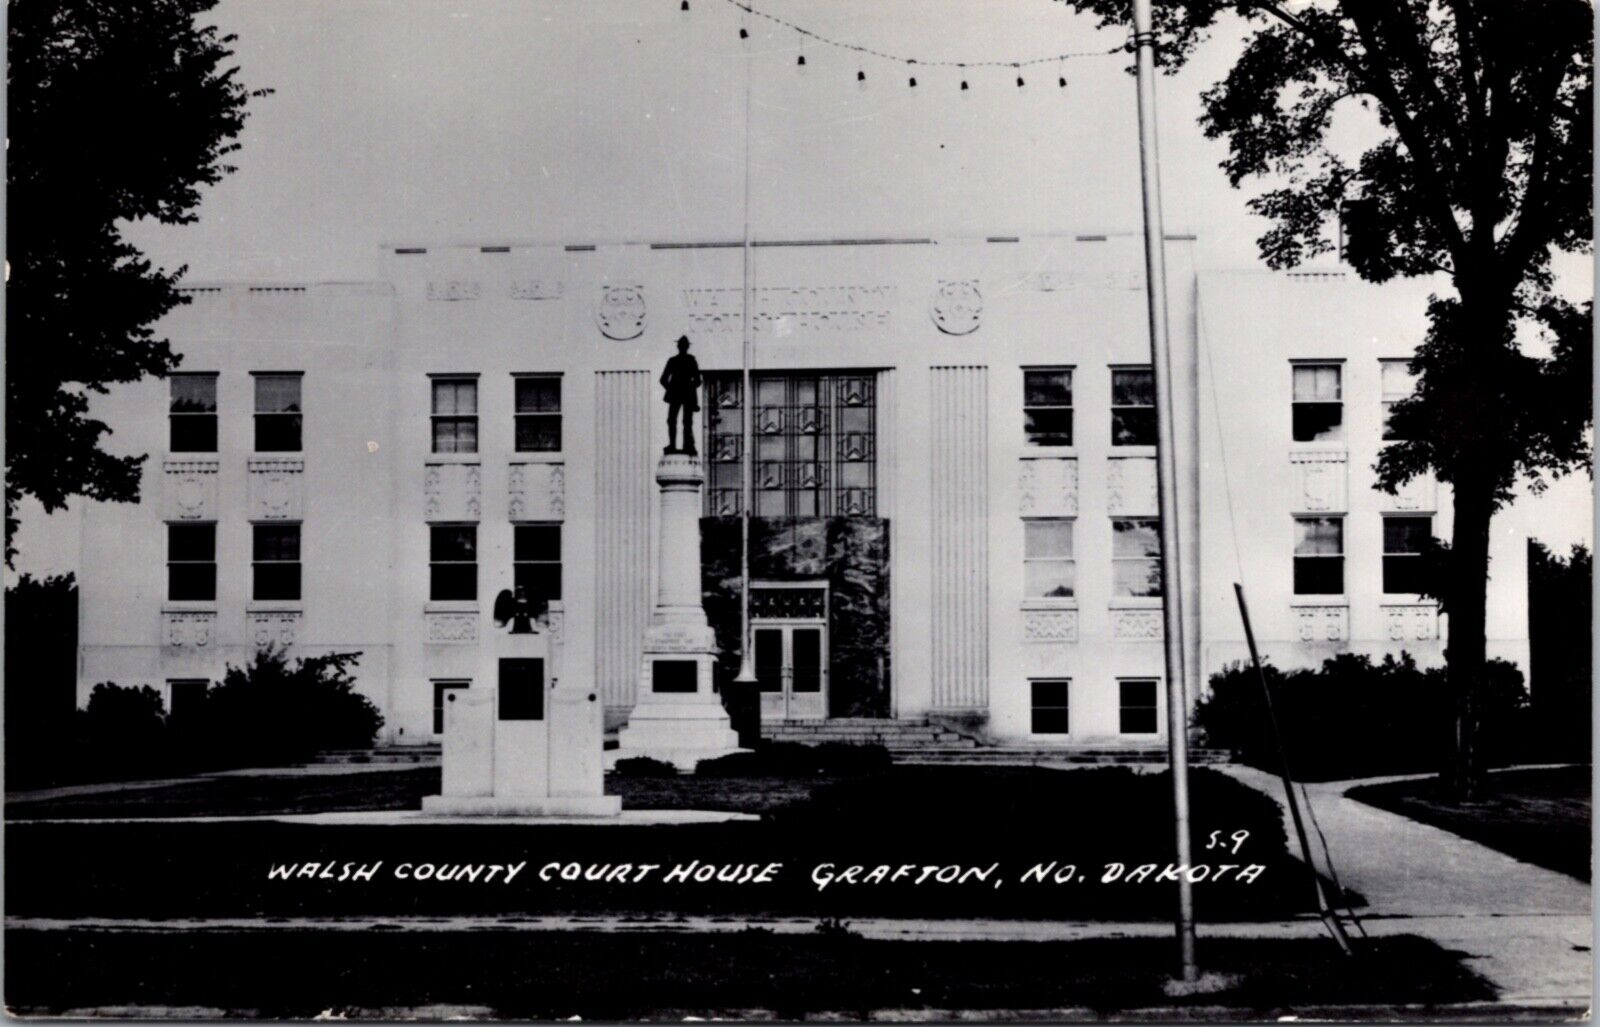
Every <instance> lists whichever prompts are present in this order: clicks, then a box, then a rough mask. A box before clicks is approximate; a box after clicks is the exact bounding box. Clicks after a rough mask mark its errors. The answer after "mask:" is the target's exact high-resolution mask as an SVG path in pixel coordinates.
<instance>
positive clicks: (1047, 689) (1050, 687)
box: [1030, 681, 1071, 706]
mask: <svg viewBox="0 0 1600 1027" xmlns="http://www.w3.org/2000/svg"><path fill="white" fill-rule="evenodd" d="M1030 684H1031V685H1032V690H1033V705H1034V706H1065V705H1067V691H1068V688H1069V686H1070V685H1071V682H1068V681H1033V682H1030Z"/></svg>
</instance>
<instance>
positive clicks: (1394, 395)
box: [1378, 360, 1417, 442]
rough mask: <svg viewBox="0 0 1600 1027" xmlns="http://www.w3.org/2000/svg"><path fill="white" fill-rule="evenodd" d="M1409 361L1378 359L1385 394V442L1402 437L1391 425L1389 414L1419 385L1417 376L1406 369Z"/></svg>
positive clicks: (1383, 394) (1383, 393)
mask: <svg viewBox="0 0 1600 1027" xmlns="http://www.w3.org/2000/svg"><path fill="white" fill-rule="evenodd" d="M1409 363H1410V361H1408V360H1380V361H1378V372H1379V378H1380V385H1381V388H1382V396H1383V441H1385V442H1395V441H1398V440H1399V439H1400V435H1399V434H1397V433H1396V432H1395V430H1394V429H1393V428H1391V427H1390V426H1389V415H1390V414H1391V413H1393V412H1394V405H1395V404H1396V403H1397V402H1399V401H1400V400H1402V399H1406V398H1408V397H1409V396H1410V395H1411V393H1412V392H1414V391H1415V390H1416V387H1417V380H1416V378H1415V377H1414V376H1412V374H1411V372H1410V371H1408V370H1406V366H1407V365H1408V364H1409Z"/></svg>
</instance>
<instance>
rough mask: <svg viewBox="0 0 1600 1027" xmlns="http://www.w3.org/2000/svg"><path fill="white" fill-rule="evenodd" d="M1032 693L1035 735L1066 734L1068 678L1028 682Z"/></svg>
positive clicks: (1031, 728)
mask: <svg viewBox="0 0 1600 1027" xmlns="http://www.w3.org/2000/svg"><path fill="white" fill-rule="evenodd" d="M1028 685H1029V688H1030V691H1031V692H1032V695H1031V697H1030V698H1031V699H1032V714H1033V718H1032V723H1031V724H1030V726H1029V730H1031V731H1032V732H1033V733H1034V734H1036V735H1064V734H1066V733H1067V727H1068V718H1067V693H1068V692H1069V691H1070V690H1071V687H1072V682H1071V680H1070V679H1068V678H1046V679H1042V680H1040V679H1035V680H1033V681H1030V682H1028Z"/></svg>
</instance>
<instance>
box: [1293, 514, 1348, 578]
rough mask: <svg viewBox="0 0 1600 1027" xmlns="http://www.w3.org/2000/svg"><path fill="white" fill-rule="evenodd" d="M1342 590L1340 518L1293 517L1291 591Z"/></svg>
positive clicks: (1342, 540) (1342, 521) (1342, 532)
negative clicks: (1292, 588)
mask: <svg viewBox="0 0 1600 1027" xmlns="http://www.w3.org/2000/svg"><path fill="white" fill-rule="evenodd" d="M1343 593H1344V518H1343V517H1296V518H1295V519H1294V594H1295V595H1297V596H1320V595H1342V594H1343Z"/></svg>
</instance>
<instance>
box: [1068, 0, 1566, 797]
mask: <svg viewBox="0 0 1600 1027" xmlns="http://www.w3.org/2000/svg"><path fill="white" fill-rule="evenodd" d="M1066 2H1067V3H1068V4H1069V5H1070V6H1072V7H1074V8H1077V9H1079V10H1082V11H1086V12H1089V13H1092V14H1094V15H1095V16H1097V17H1098V18H1099V19H1100V21H1101V23H1102V24H1120V23H1124V22H1126V21H1127V20H1128V19H1129V13H1130V10H1131V5H1130V3H1129V0H1066ZM1155 16H1156V17H1155V29H1156V36H1157V41H1158V46H1159V48H1160V54H1161V59H1162V61H1163V63H1164V66H1165V68H1166V70H1167V71H1169V72H1171V71H1174V70H1176V69H1177V68H1178V67H1181V66H1182V65H1183V63H1184V62H1185V61H1186V60H1188V58H1189V57H1190V56H1191V55H1192V54H1193V53H1194V51H1195V49H1196V47H1197V46H1199V45H1200V43H1201V42H1202V41H1203V40H1205V39H1206V38H1207V37H1208V36H1209V35H1210V34H1211V33H1212V32H1213V31H1216V30H1218V29H1227V30H1232V29H1235V28H1238V29H1242V34H1243V44H1242V48H1241V49H1240V52H1239V56H1238V58H1237V60H1235V62H1234V64H1233V66H1232V68H1230V69H1229V71H1228V73H1227V74H1226V75H1225V76H1224V77H1223V79H1222V81H1220V82H1217V83H1216V84H1214V85H1213V86H1211V87H1210V88H1209V89H1207V90H1206V91H1205V92H1204V93H1203V94H1202V96H1201V102H1202V113H1201V116H1200V126H1201V129H1202V130H1203V131H1204V132H1205V134H1206V136H1207V137H1208V138H1212V139H1223V140H1226V142H1227V147H1228V152H1227V156H1226V158H1225V159H1224V160H1223V162H1222V169H1223V171H1224V172H1225V173H1226V174H1227V176H1228V180H1229V181H1230V182H1231V183H1232V184H1233V185H1235V186H1239V185H1242V184H1243V183H1244V182H1246V181H1247V180H1251V181H1259V182H1260V183H1261V184H1262V185H1263V187H1264V188H1263V191H1262V192H1260V193H1259V194H1258V195H1256V196H1255V197H1253V198H1252V199H1251V200H1250V201H1249V206H1250V208H1251V209H1252V210H1253V211H1254V212H1255V213H1257V214H1260V215H1262V216H1263V217H1265V218H1266V219H1267V220H1268V222H1269V227H1268V229H1267V231H1266V233H1265V234H1263V235H1262V236H1261V238H1260V239H1259V240H1258V246H1259V249H1260V252H1261V256H1262V259H1263V260H1264V261H1265V262H1266V263H1267V265H1268V266H1270V267H1274V268H1284V267H1292V266H1295V265H1297V264H1300V263H1302V262H1304V261H1305V260H1307V259H1309V258H1311V257H1314V256H1317V255H1318V254H1322V253H1327V252H1329V251H1331V250H1332V249H1333V247H1334V242H1333V241H1332V239H1330V233H1329V232H1328V227H1329V223H1330V222H1332V221H1334V220H1336V219H1338V220H1340V221H1342V223H1343V227H1344V231H1345V235H1346V237H1347V238H1348V244H1347V245H1346V246H1345V247H1344V252H1343V256H1344V258H1345V259H1346V260H1347V261H1348V262H1349V263H1350V265H1351V267H1353V268H1354V269H1355V271H1356V273H1357V274H1359V275H1360V276H1361V277H1362V278H1364V279H1366V280H1368V281H1372V282H1383V281H1387V280H1389V279H1391V278H1396V277H1414V276H1422V275H1433V274H1442V275H1444V276H1447V277H1448V279H1449V282H1450V284H1451V285H1453V286H1454V291H1455V295H1454V296H1449V295H1436V296H1435V297H1434V298H1433V299H1432V301H1431V303H1430V305H1429V308H1428V318H1429V324H1430V328H1429V330H1428V334H1427V338H1426V339H1425V340H1423V341H1422V345H1421V346H1420V348H1419V349H1418V350H1417V352H1416V355H1415V357H1414V358H1413V360H1412V361H1411V364H1410V370H1411V372H1412V373H1413V374H1415V375H1417V376H1418V378H1419V386H1418V388H1417V391H1416V394H1415V395H1414V396H1413V397H1411V398H1410V399H1409V400H1403V401H1401V402H1399V403H1397V404H1396V406H1395V408H1394V418H1395V420H1394V422H1393V423H1394V425H1395V426H1396V429H1397V434H1398V435H1399V436H1400V437H1401V438H1403V440H1404V441H1399V442H1394V443H1391V444H1389V445H1388V446H1386V447H1385V449H1384V451H1383V454H1382V455H1381V456H1380V458H1379V460H1378V463H1377V467H1376V471H1377V476H1378V484H1379V487H1381V488H1383V489H1386V490H1389V491H1391V492H1393V491H1395V490H1396V489H1398V488H1399V487H1400V486H1401V485H1402V484H1404V483H1405V482H1406V481H1408V480H1410V479H1411V478H1413V477H1416V476H1417V475H1420V474H1433V475H1435V476H1436V477H1438V478H1439V479H1440V480H1442V481H1445V482H1448V483H1450V484H1451V485H1452V486H1453V487H1454V505H1455V511H1454V512H1455V518H1454V526H1453V529H1452V531H1453V534H1452V538H1451V542H1450V546H1449V549H1448V552H1441V553H1440V554H1437V555H1439V556H1440V557H1441V558H1442V562H1443V563H1444V565H1445V567H1444V571H1443V574H1442V576H1441V579H1440V582H1439V585H1438V588H1439V590H1440V593H1441V594H1442V595H1443V597H1444V598H1445V601H1446V602H1447V603H1448V606H1449V610H1450V637H1451V642H1450V649H1449V652H1448V654H1447V659H1448V661H1449V667H1450V674H1451V678H1452V681H1453V692H1454V695H1453V698H1454V700H1455V704H1456V707H1457V717H1458V719H1459V721H1460V723H1462V724H1463V725H1469V724H1472V723H1475V722H1476V721H1477V720H1478V717H1477V716H1476V714H1474V712H1473V710H1472V706H1473V703H1474V701H1475V699H1476V697H1477V693H1478V691H1479V690H1480V689H1481V688H1483V687H1485V686H1486V685H1487V684H1488V682H1487V681H1486V678H1485V673H1486V671H1485V653H1484V648H1485V646H1484V629H1485V606H1486V584H1485V583H1486V582H1487V580H1488V576H1489V522H1490V520H1491V519H1492V518H1493V516H1494V514H1495V512H1496V511H1497V510H1498V509H1499V508H1500V507H1501V506H1503V505H1504V504H1505V503H1506V502H1507V501H1508V500H1509V499H1510V497H1511V495H1512V493H1513V490H1514V487H1515V486H1516V485H1517V484H1518V482H1519V481H1521V482H1527V483H1528V484H1529V485H1530V486H1531V487H1532V488H1534V489H1535V490H1537V489H1538V488H1540V487H1542V484H1543V482H1544V480H1545V478H1546V477H1547V476H1555V475H1560V474H1563V473H1567V472H1569V471H1571V470H1574V469H1578V468H1583V469H1586V470H1587V469H1588V467H1589V464H1590V449H1589V441H1588V439H1587V437H1586V431H1585V429H1586V427H1587V426H1588V425H1589V424H1590V423H1592V420H1593V409H1592V403H1591V399H1590V395H1589V382H1590V380H1591V379H1590V374H1589V369H1590V366H1591V363H1592V359H1593V356H1592V351H1591V350H1590V345H1591V342H1590V338H1591V330H1592V322H1593V302H1592V298H1590V299H1589V300H1587V301H1585V302H1583V303H1581V304H1573V303H1569V302H1568V301H1566V300H1564V299H1562V298H1561V297H1560V296H1558V295H1557V294H1556V292H1555V291H1554V275H1553V271H1552V256H1553V254H1554V253H1555V252H1557V251H1563V252H1568V253H1580V252H1588V250H1589V247H1590V239H1591V237H1592V235H1593V228H1594V212H1593V206H1592V191H1593V156H1594V153H1593V151H1594V146H1593V131H1592V130H1593V120H1594V115H1593V111H1594V61H1593V46H1594V9H1593V8H1592V7H1591V6H1590V5H1589V4H1587V3H1584V2H1583V0H1521V2H1518V3H1507V2H1504V0H1328V2H1325V3H1303V2H1297V0H1170V2H1164V3H1158V4H1156V5H1155ZM1336 134H1337V135H1338V137H1339V138H1340V139H1342V140H1347V139H1353V138H1362V137H1364V138H1367V139H1369V140H1370V142H1369V143H1368V144H1366V146H1365V149H1362V150H1360V152H1359V153H1358V154H1356V155H1354V156H1352V155H1350V153H1349V151H1348V149H1345V148H1341V147H1337V146H1335V145H1333V144H1332V143H1331V142H1330V140H1332V139H1333V138H1334V136H1335V135H1336ZM1532 336H1541V337H1542V340H1541V341H1542V342H1543V344H1544V345H1543V346H1542V347H1534V346H1531V345H1528V343H1531V342H1532V341H1533V340H1532V338H1531V337H1532ZM1540 349H1542V350H1543V352H1539V350H1540ZM1459 737H1460V739H1461V744H1460V746H1459V747H1458V750H1457V752H1456V754H1455V761H1454V765H1453V767H1452V778H1453V780H1454V782H1455V787H1456V789H1457V791H1458V793H1459V794H1461V795H1463V796H1467V795H1470V793H1471V792H1472V790H1473V789H1474V788H1475V787H1476V785H1477V784H1478V783H1479V780H1480V777H1481V775H1480V774H1479V772H1478V770H1477V768H1476V767H1475V761H1474V759H1473V755H1472V741H1473V734H1472V732H1471V731H1470V730H1465V731H1462V732H1460V733H1459Z"/></svg>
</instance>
